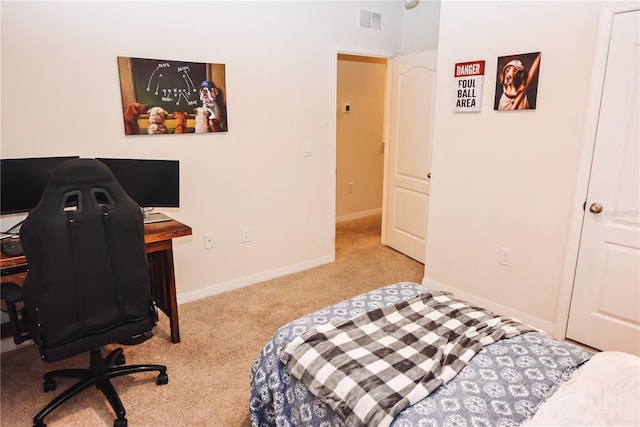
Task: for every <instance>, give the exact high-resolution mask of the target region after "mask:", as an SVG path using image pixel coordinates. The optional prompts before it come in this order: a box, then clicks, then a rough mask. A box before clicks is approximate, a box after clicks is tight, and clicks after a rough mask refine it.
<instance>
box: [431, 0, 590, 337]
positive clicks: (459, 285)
mask: <svg viewBox="0 0 640 427" xmlns="http://www.w3.org/2000/svg"><path fill="white" fill-rule="evenodd" d="M600 7H601V2H592V1H584V2H557V1H554V2H538V1H535V2H520V1H518V2H516V1H503V2H488V1H482V2H458V1H445V2H443V3H442V7H441V20H440V38H439V56H438V65H439V75H438V82H437V99H436V117H435V120H436V124H435V129H434V147H433V179H432V181H431V190H432V192H431V199H430V207H429V220H428V238H427V253H426V263H425V279H424V283H425V284H429V285H433V286H436V285H439V286H441V287H444V288H448V289H451V290H453V291H454V292H456V293H458V294H461V295H465V296H467V297H471V298H473V299H475V300H476V301H481V302H483V303H485V305H487V304H488V305H492V306H493V307H508V311H511V312H513V313H515V314H517V315H519V317H520V318H522V320H527V321H529V322H531V323H533V324H535V325H536V326H539V327H543V328H545V329H548V330H553V327H554V322H556V321H557V320H556V318H555V316H556V310H557V304H558V298H559V291H560V283H561V276H562V269H563V262H564V258H563V256H564V252H565V247H566V244H567V239H568V238H569V236H568V224H569V220H570V215H571V209H572V201H573V194H574V186H575V183H576V173H577V172H576V171H577V167H578V160H579V151H580V145H581V138H582V133H583V128H584V117H585V111H586V103H587V94H588V91H589V85H590V76H591V68H592V62H593V57H594V47H595V40H596V34H597V29H598V18H599V14H600ZM507 30H508V31H507ZM538 51H540V52H542V60H541V64H540V74H539V78H540V80H539V89H538V98H537V109H536V110H530V111H516V112H497V111H494V110H493V93H494V89H495V76H496V67H497V57H499V56H505V55H511V54H520V53H529V52H538ZM478 59H485V60H486V61H487V62H486V76H485V81H484V98H483V102H482V107H483V108H482V112H480V113H453V112H452V109H453V108H452V107H453V104H452V103H453V83H454V80H453V69H454V64H455V63H456V62H464V61H472V60H478ZM501 247H506V248H510V249H511V250H512V258H513V260H512V265H511V266H510V267H505V266H503V265H500V264H499V253H500V248H501Z"/></svg>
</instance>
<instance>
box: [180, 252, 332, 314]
mask: <svg viewBox="0 0 640 427" xmlns="http://www.w3.org/2000/svg"><path fill="white" fill-rule="evenodd" d="M333 261H334V259H333V257H332V256H325V257H322V258H317V259H314V260H309V261H305V262H302V263H299V264H294V265H290V266H287V267H282V268H277V269H275V270H270V271H264V272H261V273H258V274H254V275H251V276H246V277H241V278H238V279H234V280H230V281H228V282H222V283H217V284H215V285H211V286H207V287H205V288H200V289H196V290H194V291H188V292H182V293H180V294H178V296H177V300H178V304H183V303H186V302H191V301H196V300H199V299H202V298H206V297H210V296H213V295H217V294H221V293H223V292H228V291H233V290H235V289H240V288H244V287H245V286H250V285H255V284H256V283H260V282H264V281H267V280H271V279H276V278H278V277H283V276H287V275H289V274H293V273H298V272H300V271H304V270H309V269H311V268H315V267H319V266H321V265H324V264H329V263H331V262H333Z"/></svg>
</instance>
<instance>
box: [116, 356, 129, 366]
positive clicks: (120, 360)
mask: <svg viewBox="0 0 640 427" xmlns="http://www.w3.org/2000/svg"><path fill="white" fill-rule="evenodd" d="M113 363H115V364H116V365H118V366H120V365H124V364H125V363H127V361H126V359H125V358H124V354H122V353H120V354H119V355H118V356H116V359H115V360H114V361H113Z"/></svg>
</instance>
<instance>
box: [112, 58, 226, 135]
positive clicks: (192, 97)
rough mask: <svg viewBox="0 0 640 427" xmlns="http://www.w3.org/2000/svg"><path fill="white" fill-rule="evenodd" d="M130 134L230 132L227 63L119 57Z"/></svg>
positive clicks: (125, 123)
mask: <svg viewBox="0 0 640 427" xmlns="http://www.w3.org/2000/svg"><path fill="white" fill-rule="evenodd" d="M118 71H119V73H120V92H121V96H122V120H123V124H124V132H125V135H167V134H185V133H192V134H196V133H216V132H227V131H228V130H229V127H228V117H227V93H226V92H227V91H226V70H225V64H209V63H204V62H186V61H177V60H165V59H145V58H129V57H123V56H119V57H118Z"/></svg>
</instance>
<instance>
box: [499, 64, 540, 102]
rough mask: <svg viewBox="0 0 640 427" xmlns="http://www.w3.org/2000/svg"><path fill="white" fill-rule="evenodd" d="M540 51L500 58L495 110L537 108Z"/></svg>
mask: <svg viewBox="0 0 640 427" xmlns="http://www.w3.org/2000/svg"><path fill="white" fill-rule="evenodd" d="M540 56H541V54H540V52H534V53H527V54H522V55H511V56H503V57H499V58H498V68H497V79H496V95H495V102H494V110H535V109H536V103H537V96H538V72H539V71H540Z"/></svg>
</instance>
